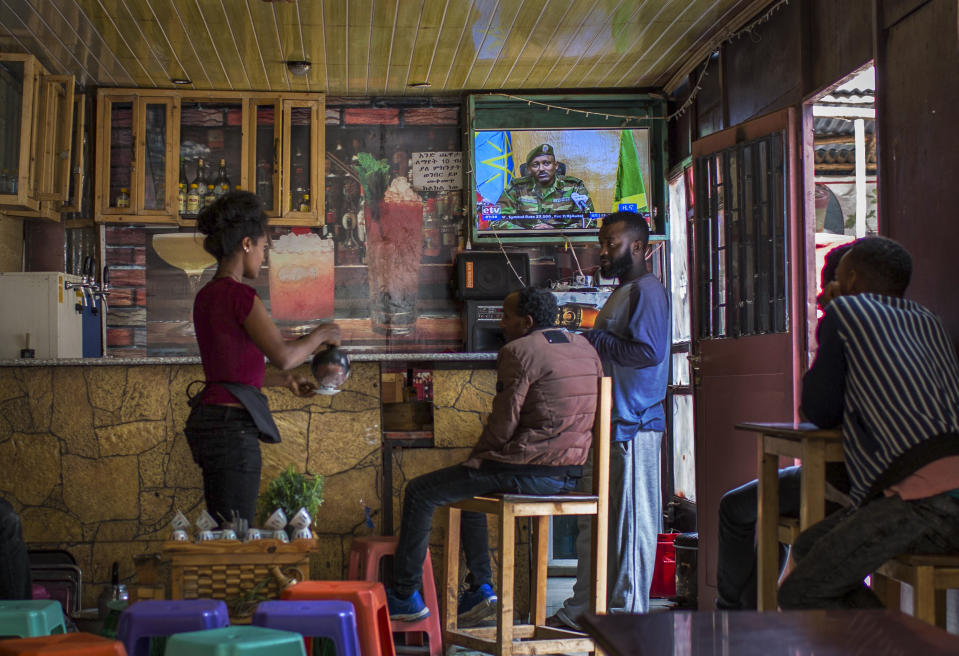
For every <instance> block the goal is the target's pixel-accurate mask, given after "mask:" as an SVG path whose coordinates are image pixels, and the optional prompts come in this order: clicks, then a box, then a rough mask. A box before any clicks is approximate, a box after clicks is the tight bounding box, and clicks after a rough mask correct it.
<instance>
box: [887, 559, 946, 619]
mask: <svg viewBox="0 0 959 656" xmlns="http://www.w3.org/2000/svg"><path fill="white" fill-rule="evenodd" d="M900 582H901V583H908V584H909V585H911V586H912V614H913V616H915V617H916V619H920V620H922V621H923V622H927V623H929V624H932V625H934V626H938V627H940V628H942V629H945V628H946V590H949V589H950V588H959V555H951V554H941V555H940V554H936V555H932V554H930V555H918V554H906V555H902V556H898V557H896V558H893V559H892V560H890V561H888V562H886V563H884V564H883V565H882V567H880V568H879V569H878V570H877V571H876V572H875V573H874V574H873V577H872V589H873V592H875V593H876V595H878V597H879V598H880V599H882V602H883V603H884V604H885V605H886V607H887V608H891V609H893V610H899V605H900V603H899V589H900Z"/></svg>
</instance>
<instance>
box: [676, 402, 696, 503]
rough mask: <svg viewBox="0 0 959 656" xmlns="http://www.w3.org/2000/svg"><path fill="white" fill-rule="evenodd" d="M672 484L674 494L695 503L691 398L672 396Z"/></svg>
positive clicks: (694, 459)
mask: <svg viewBox="0 0 959 656" xmlns="http://www.w3.org/2000/svg"><path fill="white" fill-rule="evenodd" d="M672 413H673V416H672V419H673V472H674V474H673V478H674V480H673V484H674V485H675V486H676V488H675V494H676V496H678V497H685V498H686V499H689V500H690V501H692V502H695V501H696V456H695V453H696V452H695V448H694V444H693V427H694V426H693V396H692V394H673V407H672Z"/></svg>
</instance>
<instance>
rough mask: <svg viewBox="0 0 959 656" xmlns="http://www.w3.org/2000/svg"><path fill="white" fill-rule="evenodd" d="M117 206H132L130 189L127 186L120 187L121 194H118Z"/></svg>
mask: <svg viewBox="0 0 959 656" xmlns="http://www.w3.org/2000/svg"><path fill="white" fill-rule="evenodd" d="M116 206H117V207H130V190H129V189H127V188H126V187H120V194H119V195H118V196H117V204H116Z"/></svg>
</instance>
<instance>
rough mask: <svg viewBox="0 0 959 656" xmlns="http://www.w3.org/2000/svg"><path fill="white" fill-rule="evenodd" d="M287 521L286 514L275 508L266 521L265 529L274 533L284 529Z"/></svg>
mask: <svg viewBox="0 0 959 656" xmlns="http://www.w3.org/2000/svg"><path fill="white" fill-rule="evenodd" d="M286 525H287V520H286V513H285V512H283V509H282V508H277V509H276V510H274V511H273V514H272V515H270V518H269V519H268V520H266V524H265V526H266V528H272V529H273V530H275V531H278V530H281V529H284V528H286Z"/></svg>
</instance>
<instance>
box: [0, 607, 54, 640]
mask: <svg viewBox="0 0 959 656" xmlns="http://www.w3.org/2000/svg"><path fill="white" fill-rule="evenodd" d="M66 632H67V626H66V622H65V621H64V619H63V607H62V606H61V605H60V602H59V601H55V600H53V599H0V636H17V637H20V638H35V637H37V636H46V635H52V634H54V633H66Z"/></svg>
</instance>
